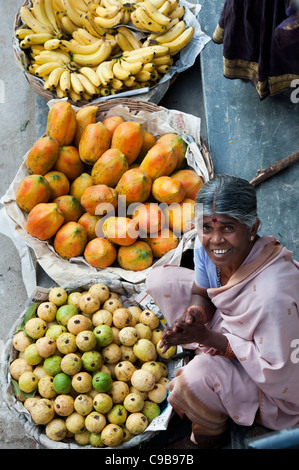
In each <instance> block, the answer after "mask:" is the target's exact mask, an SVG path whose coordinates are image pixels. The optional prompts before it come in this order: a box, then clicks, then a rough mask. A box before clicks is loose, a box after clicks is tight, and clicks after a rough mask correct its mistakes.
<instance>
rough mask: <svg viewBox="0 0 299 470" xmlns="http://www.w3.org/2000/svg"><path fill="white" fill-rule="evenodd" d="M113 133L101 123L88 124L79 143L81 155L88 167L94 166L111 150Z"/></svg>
mask: <svg viewBox="0 0 299 470" xmlns="http://www.w3.org/2000/svg"><path fill="white" fill-rule="evenodd" d="M110 143H111V132H110V131H109V129H107V127H106V126H104V124H103V123H102V122H101V121H98V122H96V123H95V124H88V125H87V126H86V127H85V129H84V131H83V132H82V136H81V139H80V142H79V155H80V158H81V160H82V161H83V162H84V163H86V164H87V165H94V163H95V162H96V161H97V160H98V159H99V158H100V156H101V155H102V154H103V153H104V152H105V151H106V150H108V149H109V147H110Z"/></svg>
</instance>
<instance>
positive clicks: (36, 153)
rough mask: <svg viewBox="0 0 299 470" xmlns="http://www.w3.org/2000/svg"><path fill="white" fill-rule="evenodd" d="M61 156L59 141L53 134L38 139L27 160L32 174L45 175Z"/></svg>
mask: <svg viewBox="0 0 299 470" xmlns="http://www.w3.org/2000/svg"><path fill="white" fill-rule="evenodd" d="M58 156H59V143H58V141H57V140H56V139H53V137H51V136H45V137H41V138H40V139H38V140H37V141H36V142H35V143H34V144H33V146H32V147H31V149H30V150H29V152H28V155H27V157H26V160H25V165H26V168H27V171H28V173H29V174H30V175H42V176H44V175H45V174H46V173H48V171H50V170H51V169H52V167H53V166H54V164H55V162H56V160H57V158H58Z"/></svg>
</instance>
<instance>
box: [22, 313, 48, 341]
mask: <svg viewBox="0 0 299 470" xmlns="http://www.w3.org/2000/svg"><path fill="white" fill-rule="evenodd" d="M46 330H47V323H46V322H45V321H44V320H42V319H41V318H39V317H35V318H30V320H28V321H27V322H26V325H25V331H26V333H27V335H28V336H30V338H32V339H38V338H41V337H42V336H44V334H45V333H46Z"/></svg>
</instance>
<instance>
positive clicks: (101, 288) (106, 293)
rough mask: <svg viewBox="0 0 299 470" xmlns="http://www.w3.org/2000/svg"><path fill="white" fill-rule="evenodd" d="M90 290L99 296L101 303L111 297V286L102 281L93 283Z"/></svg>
mask: <svg viewBox="0 0 299 470" xmlns="http://www.w3.org/2000/svg"><path fill="white" fill-rule="evenodd" d="M89 292H90V293H91V294H93V295H94V296H95V297H97V298H98V300H99V301H100V303H104V302H105V301H106V300H107V299H109V297H110V290H109V287H108V286H106V285H105V284H102V283H96V284H93V285H92V286H91V287H90V288H89Z"/></svg>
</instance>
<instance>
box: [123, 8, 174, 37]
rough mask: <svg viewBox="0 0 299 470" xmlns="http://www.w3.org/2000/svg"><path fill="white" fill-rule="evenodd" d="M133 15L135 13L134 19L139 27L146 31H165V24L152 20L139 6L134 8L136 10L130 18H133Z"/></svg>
mask: <svg viewBox="0 0 299 470" xmlns="http://www.w3.org/2000/svg"><path fill="white" fill-rule="evenodd" d="M133 15H134V16H135V15H136V19H137V20H136V21H138V22H139V24H140V25H141V29H143V30H146V31H152V32H153V33H163V32H165V29H166V27H165V25H162V24H161V23H157V22H156V21H155V20H153V18H151V17H150V16H149V15H148V14H147V12H146V11H145V10H144V9H143V8H142V7H141V6H139V7H137V8H136V10H135V11H134V12H133V13H132V15H131V18H133ZM132 21H133V20H132ZM169 21H170V20H169ZM138 27H140V26H138Z"/></svg>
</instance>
